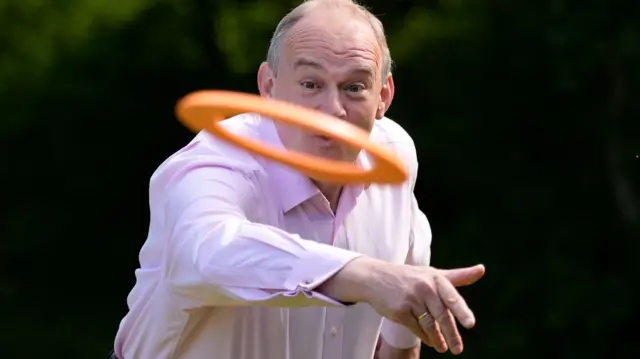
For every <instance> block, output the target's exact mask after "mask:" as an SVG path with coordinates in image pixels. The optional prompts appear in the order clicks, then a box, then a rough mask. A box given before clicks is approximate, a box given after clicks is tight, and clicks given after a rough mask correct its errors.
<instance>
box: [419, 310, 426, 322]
mask: <svg viewBox="0 0 640 359" xmlns="http://www.w3.org/2000/svg"><path fill="white" fill-rule="evenodd" d="M427 317H429V312H424V313H422V314H420V315H419V316H418V321H419V322H421V321H422V319H424V318H427Z"/></svg>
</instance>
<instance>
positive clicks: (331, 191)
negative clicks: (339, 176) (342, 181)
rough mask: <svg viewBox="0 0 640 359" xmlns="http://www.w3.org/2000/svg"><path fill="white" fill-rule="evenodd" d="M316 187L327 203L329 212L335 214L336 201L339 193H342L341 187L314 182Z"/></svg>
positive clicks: (338, 198)
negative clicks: (329, 208)
mask: <svg viewBox="0 0 640 359" xmlns="http://www.w3.org/2000/svg"><path fill="white" fill-rule="evenodd" d="M314 183H315V184H316V186H318V189H319V190H320V193H322V195H324V197H325V198H326V199H327V201H329V206H330V207H331V210H332V211H333V212H334V213H335V212H336V210H337V209H338V201H339V200H340V193H341V192H342V186H341V185H338V184H335V183H324V182H315V181H314Z"/></svg>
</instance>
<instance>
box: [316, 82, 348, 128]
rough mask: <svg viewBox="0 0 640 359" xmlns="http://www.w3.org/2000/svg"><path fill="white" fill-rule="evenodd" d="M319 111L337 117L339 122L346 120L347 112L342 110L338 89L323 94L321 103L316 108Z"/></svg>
mask: <svg viewBox="0 0 640 359" xmlns="http://www.w3.org/2000/svg"><path fill="white" fill-rule="evenodd" d="M318 110H319V111H322V112H324V113H326V114H328V115H331V116H334V117H337V118H339V119H341V120H344V119H346V118H347V110H346V109H345V108H344V105H343V104H342V99H341V98H340V91H339V90H338V89H335V88H334V89H331V90H328V89H327V90H326V91H325V92H324V96H323V97H322V101H321V103H320V106H319V108H318Z"/></svg>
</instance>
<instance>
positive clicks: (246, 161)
mask: <svg viewBox="0 0 640 359" xmlns="http://www.w3.org/2000/svg"><path fill="white" fill-rule="evenodd" d="M220 124H221V126H222V127H224V128H225V129H226V130H227V131H229V132H230V133H232V134H235V135H238V136H241V137H243V138H252V139H258V138H259V137H260V136H261V134H260V127H259V126H258V125H259V122H258V119H257V116H255V115H253V114H241V115H237V116H234V117H231V118H229V119H226V120H224V121H222V122H220ZM203 166H219V167H224V168H227V169H231V170H234V171H238V172H241V173H244V174H247V175H249V174H253V173H255V172H256V171H259V170H260V169H261V168H262V167H261V165H260V163H259V161H258V160H257V158H256V157H255V156H254V155H253V154H252V153H250V152H248V151H245V150H243V149H241V148H239V147H237V146H234V145H232V144H230V143H228V142H226V141H224V140H221V139H220V138H218V137H216V136H214V135H212V134H211V133H209V132H207V131H204V130H203V131H200V132H199V133H198V134H196V135H195V137H194V138H193V139H192V140H191V141H190V142H189V143H188V144H187V145H185V146H184V147H182V148H180V149H179V150H177V151H176V152H174V153H173V154H172V155H171V156H169V157H168V158H167V159H166V160H165V161H164V162H163V163H162V164H160V166H158V168H157V169H156V170H155V172H154V174H153V176H152V181H153V180H154V178H157V177H161V176H162V175H163V174H166V173H169V174H171V173H176V172H182V171H185V170H188V169H189V168H197V167H203Z"/></svg>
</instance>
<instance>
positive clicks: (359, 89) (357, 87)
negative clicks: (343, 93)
mask: <svg viewBox="0 0 640 359" xmlns="http://www.w3.org/2000/svg"><path fill="white" fill-rule="evenodd" d="M364 88H365V87H364V85H362V84H351V85H349V86H347V87H346V88H345V89H346V90H347V91H349V92H353V93H359V92H362V91H363V90H364Z"/></svg>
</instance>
